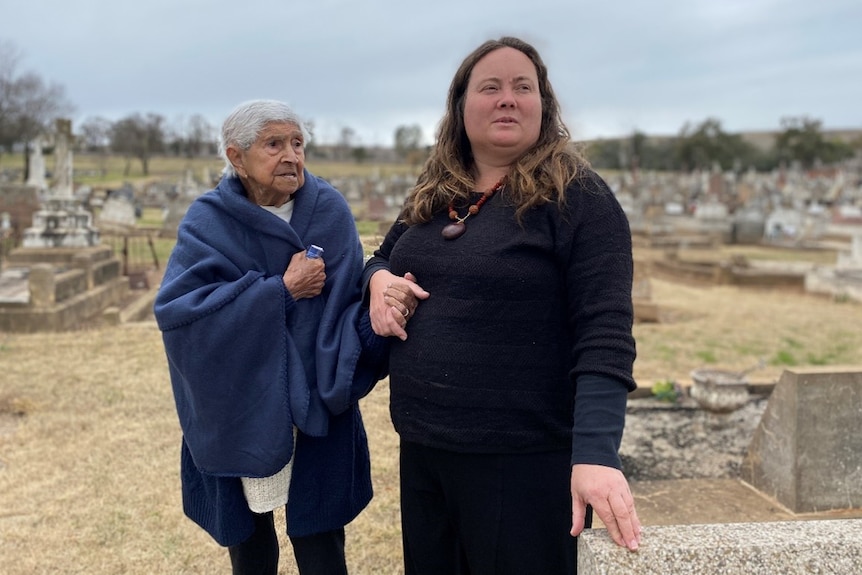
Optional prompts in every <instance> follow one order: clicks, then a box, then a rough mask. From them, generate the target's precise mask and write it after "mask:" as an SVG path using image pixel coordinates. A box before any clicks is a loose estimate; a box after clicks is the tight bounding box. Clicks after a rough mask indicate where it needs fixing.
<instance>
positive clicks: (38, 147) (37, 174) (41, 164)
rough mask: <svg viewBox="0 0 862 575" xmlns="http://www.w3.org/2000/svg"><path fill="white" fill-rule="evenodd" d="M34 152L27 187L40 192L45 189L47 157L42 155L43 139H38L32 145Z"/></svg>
mask: <svg viewBox="0 0 862 575" xmlns="http://www.w3.org/2000/svg"><path fill="white" fill-rule="evenodd" d="M30 145H31V146H32V147H33V151H32V152H31V153H30V170H29V174H28V176H27V185H28V186H30V187H33V188H36V189H37V190H39V191H42V190H44V189H45V186H46V185H47V182H46V180H45V156H44V155H42V138H36V139H35V140H33V142H32V143H31V144H30Z"/></svg>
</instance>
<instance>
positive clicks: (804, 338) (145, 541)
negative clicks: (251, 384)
mask: <svg viewBox="0 0 862 575" xmlns="http://www.w3.org/2000/svg"><path fill="white" fill-rule="evenodd" d="M653 299H654V300H655V301H656V302H657V303H658V304H659V305H660V307H661V308H662V310H664V313H665V317H666V318H667V320H668V321H667V322H665V323H660V324H638V325H637V326H636V327H635V333H636V337H637V339H638V349H639V356H638V359H637V362H636V365H635V373H636V377H637V379H638V380H639V382H641V384H645V385H649V384H651V383H652V382H653V381H655V380H658V379H665V378H676V379H685V378H687V377H688V373H689V372H690V371H691V370H692V369H695V368H697V367H701V366H703V365H704V364H705V363H711V364H712V365H715V366H723V367H724V366H726V367H730V368H743V367H746V366H748V365H751V364H754V363H756V362H757V360H758V359H759V358H761V357H765V358H766V359H767V361H768V362H769V365H768V366H767V367H766V368H764V369H763V370H762V371H760V372H757V374H756V375H757V377H758V378H761V377H763V378H770V377H773V378H774V377H777V376H778V375H780V373H781V371H782V370H783V369H784V368H785V367H786V366H787V365H788V364H789V363H790V362H793V361H796V362H797V363H799V364H808V363H825V364H854V365H862V330H859V329H858V326H859V325H862V306H860V305H858V304H854V303H847V302H836V301H832V300H830V299H828V298H823V297H815V296H808V295H802V294H793V293H784V292H769V291H740V290H739V289H735V288H731V287H713V288H693V287H688V286H682V285H676V284H672V283H668V282H662V281H654V282H653ZM0 374H2V376H0V377H2V382H0V571H2V572H3V573H5V574H8V575H25V574H26V575H32V574H38V573H51V574H70V573H87V574H92V575H100V574H106V575H107V574H111V575H114V574H117V573H124V574H130V575H132V574H141V575H144V574H146V575H150V574H153V573H160V574H180V573H229V572H230V569H229V566H228V559H227V554H226V552H225V550H223V549H222V548H220V547H218V546H217V545H216V544H215V543H213V542H212V541H211V540H210V539H209V538H208V536H207V535H206V534H205V533H204V532H203V531H201V530H200V529H199V528H197V527H196V526H195V525H193V524H192V523H191V522H189V521H188V520H187V519H186V518H185V517H184V516H183V514H182V510H181V504H180V489H179V473H178V467H179V461H178V449H179V433H180V432H179V426H178V424H177V420H176V415H175V412H174V405H173V399H172V397H171V390H170V385H169V382H168V378H167V366H166V362H165V358H164V353H163V350H162V344H161V338H160V334H159V332H158V330H157V329H156V327H155V325H154V324H153V323H146V322H145V323H139V324H127V325H123V326H118V327H103V328H93V329H89V330H86V331H81V332H74V333H58V334H26V335H19V334H2V333H0ZM387 402H388V386H387V383H386V382H385V381H384V382H381V383H380V384H379V385H378V387H377V388H376V389H375V390H374V391H373V392H372V393H371V395H370V396H369V397H368V398H366V399H365V400H364V401H363V413H364V416H365V419H366V425H367V427H368V431H369V437H370V442H371V453H372V465H373V474H374V482H375V498H374V500H373V502H372V504H371V505H370V507H369V508H368V509H367V510H366V511H365V512H363V513H362V514H361V515H360V517H359V518H358V519H357V520H356V521H355V522H354V523H353V524H351V525H350V526H348V549H347V552H348V562H349V566H350V568H351V572H352V573H354V574H372V573H373V574H375V575H378V574H387V573H392V574H396V573H401V572H402V569H401V550H400V531H399V519H398V514H399V511H398V480H397V476H398V472H397V465H398V462H397V437H396V435H395V433H394V431H393V430H392V426H391V423H390V421H389V416H388V407H387ZM278 519H279V520H280V523H281V524H282V525H283V517H278ZM282 541H283V546H282V567H281V570H280V572H281V573H285V574H290V573H295V569H294V568H293V565H292V563H293V562H292V553H291V551H290V548H289V544H288V543H287V542H286V537H282Z"/></svg>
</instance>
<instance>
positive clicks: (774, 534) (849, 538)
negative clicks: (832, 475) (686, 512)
mask: <svg viewBox="0 0 862 575" xmlns="http://www.w3.org/2000/svg"><path fill="white" fill-rule="evenodd" d="M860 565H862V519H830V520H808V521H776V522H767V523H723V524H709V525H666V526H655V527H645V528H644V532H643V537H642V539H641V545H640V548H639V549H638V551H637V552H634V553H633V552H631V551H628V550H627V549H624V548H622V547H619V546H617V545H616V544H615V543H614V542H613V540H611V538H610V536H609V535H608V533H607V530H605V529H587V530H585V531H584V532H583V533H582V534H581V535H580V537H578V573H579V574H580V575H615V574H617V573H638V574H639V575H666V574H668V573H674V574H676V575H707V574H713V573H716V574H717V573H721V574H723V575H735V574H743V573H744V574H746V575H749V574H763V575H766V574H773V573H781V574H782V575H803V574H809V573H830V574H832V575H857V574H858V573H859V572H860V571H859V569H860Z"/></svg>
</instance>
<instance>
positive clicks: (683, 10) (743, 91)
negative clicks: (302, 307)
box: [0, 0, 862, 146]
mask: <svg viewBox="0 0 862 575" xmlns="http://www.w3.org/2000/svg"><path fill="white" fill-rule="evenodd" d="M501 35H515V36H520V37H521V38H523V39H524V40H527V41H528V42H530V43H532V44H533V45H534V46H536V47H537V48H538V49H539V52H540V53H541V54H542V57H543V58H544V60H545V63H546V64H547V65H548V68H549V71H550V78H551V82H552V84H553V85H554V89H555V91H556V93H557V96H558V98H559V100H560V102H561V104H562V108H563V115H564V119H565V121H566V123H567V124H568V126H569V128H570V129H571V130H572V132H573V135H574V137H575V139H578V140H582V139H593V138H599V137H615V136H620V135H627V134H631V133H632V132H633V131H634V130H639V131H641V132H645V133H647V134H663V135H672V134H676V133H678V132H679V131H680V129H681V128H682V126H683V125H684V124H685V123H686V122H690V123H691V124H695V125H696V124H698V123H700V122H702V121H703V120H705V119H707V118H710V117H713V118H717V119H719V120H720V121H721V122H722V126H723V127H724V129H725V130H726V131H729V132H737V131H743V130H777V129H780V122H781V119H782V118H783V117H786V116H801V115H806V116H808V117H811V118H814V119H818V120H821V121H822V122H823V125H824V127H825V128H855V129H859V128H862V1H860V0H818V1H812V0H652V1H646V0H617V1H614V0H592V1H586V0H558V1H553V0H494V1H489V0H427V1H424V2H415V1H412V0H302V1H296V0H266V1H264V0H231V1H226V0H139V1H136V2H130V1H126V0H0V41H4V40H5V41H7V42H11V43H12V44H13V45H14V46H15V47H16V48H17V49H18V50H19V52H20V55H21V60H20V62H19V65H18V69H19V72H24V71H32V72H36V73H38V74H39V75H40V76H42V77H43V79H45V80H46V81H48V82H53V83H57V84H60V85H62V86H63V87H64V88H65V90H66V95H67V97H68V98H69V100H70V101H71V102H72V103H73V104H74V105H75V107H76V112H75V114H74V121H75V124H76V125H77V124H79V123H80V122H81V121H83V120H84V119H86V118H88V117H93V116H102V117H105V118H108V119H109V120H117V119H119V118H121V117H123V116H125V115H128V114H131V113H135V112H140V113H144V114H145V113H148V112H153V113H158V114H161V115H163V116H165V118H166V119H167V120H168V122H169V123H174V122H178V121H179V120H180V119H182V118H188V117H189V116H191V115H193V114H203V115H204V116H205V117H206V118H207V119H208V120H209V121H210V122H211V123H212V124H213V125H214V126H220V125H221V121H222V120H223V118H224V117H225V116H226V115H227V114H228V113H229V112H230V110H231V109H232V108H233V107H234V106H235V105H237V104H239V103H240V102H242V101H244V100H248V99H254V98H277V99H281V100H285V101H287V102H289V103H290V104H292V105H293V106H294V108H295V109H296V110H297V112H299V114H300V115H302V116H303V117H305V118H306V119H309V120H312V121H313V122H314V126H315V137H316V140H317V141H318V142H320V143H332V142H335V141H337V140H338V138H339V135H340V134H341V130H342V129H343V128H344V127H349V128H351V129H353V130H354V131H355V132H356V134H357V136H358V139H359V141H360V143H362V144H365V145H373V144H382V145H387V146H388V145H392V142H393V134H394V132H395V129H396V128H397V127H398V126H400V125H412V124H419V125H420V126H421V127H422V131H423V134H424V136H425V140H426V143H431V141H433V135H434V132H435V130H436V126H437V122H438V120H439V118H440V115H441V113H442V111H443V107H444V104H445V99H446V92H447V90H448V87H449V82H450V80H451V78H452V75H453V74H454V72H455V70H456V68H457V67H458V65H459V64H460V62H461V60H462V59H463V58H464V57H465V56H466V55H467V54H468V53H469V52H470V51H472V50H473V48H475V47H476V46H477V45H478V44H480V43H481V42H483V41H484V40H486V39H489V38H495V37H499V36H501ZM73 129H74V126H73Z"/></svg>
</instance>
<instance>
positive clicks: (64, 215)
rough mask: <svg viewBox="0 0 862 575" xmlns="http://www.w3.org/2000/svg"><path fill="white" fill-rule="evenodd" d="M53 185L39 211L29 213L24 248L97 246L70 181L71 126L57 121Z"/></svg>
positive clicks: (90, 217)
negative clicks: (30, 216) (30, 214)
mask: <svg viewBox="0 0 862 575" xmlns="http://www.w3.org/2000/svg"><path fill="white" fill-rule="evenodd" d="M54 178H55V179H54V183H53V185H52V186H51V187H50V188H49V189H48V197H47V199H46V200H45V203H44V205H43V206H42V209H40V210H38V211H37V212H35V213H34V214H33V223H32V226H31V227H30V228H28V229H26V230H25V231H24V238H23V241H22V246H23V248H24V249H27V248H57V247H63V248H80V247H92V246H96V245H98V244H99V232H98V230H96V229H95V228H94V227H93V225H92V222H93V215H92V214H91V213H90V212H88V211H87V210H85V209H84V207H83V205H82V204H81V202H80V201H79V200H77V199H76V198H75V196H74V186H73V182H72V123H71V121H69V120H65V119H58V120H57V123H56V134H55V137H54Z"/></svg>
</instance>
